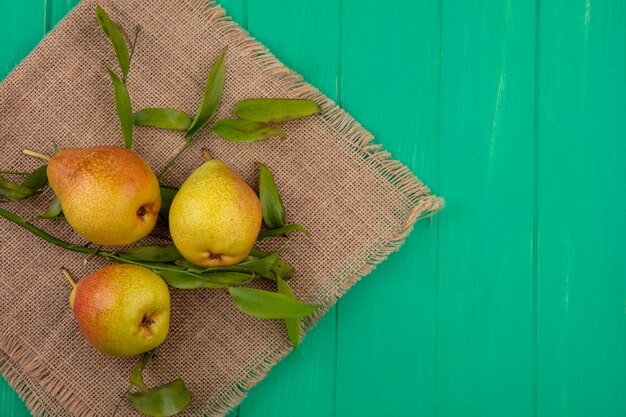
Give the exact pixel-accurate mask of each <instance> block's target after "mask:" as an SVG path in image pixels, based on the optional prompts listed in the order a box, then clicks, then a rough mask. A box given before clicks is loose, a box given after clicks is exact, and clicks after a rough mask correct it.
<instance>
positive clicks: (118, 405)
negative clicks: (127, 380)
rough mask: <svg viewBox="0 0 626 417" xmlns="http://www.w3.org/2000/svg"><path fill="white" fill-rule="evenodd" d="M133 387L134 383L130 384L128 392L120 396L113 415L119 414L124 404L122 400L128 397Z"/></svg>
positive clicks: (113, 416)
mask: <svg viewBox="0 0 626 417" xmlns="http://www.w3.org/2000/svg"><path fill="white" fill-rule="evenodd" d="M132 388H133V384H130V385H129V386H128V388H127V389H126V392H125V393H124V395H122V397H121V398H120V400H119V401H118V402H117V404H116V405H115V409H114V410H113V415H112V416H111V417H115V416H116V415H117V412H118V411H119V409H120V405H122V401H124V398H126V397H128V394H130V390H131V389H132Z"/></svg>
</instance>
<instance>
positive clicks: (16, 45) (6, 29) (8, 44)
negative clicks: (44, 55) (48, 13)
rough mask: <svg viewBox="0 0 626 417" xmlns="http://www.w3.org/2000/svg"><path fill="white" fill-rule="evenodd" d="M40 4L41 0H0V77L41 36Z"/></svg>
mask: <svg viewBox="0 0 626 417" xmlns="http://www.w3.org/2000/svg"><path fill="white" fill-rule="evenodd" d="M44 5H45V1H44V0H22V1H19V2H11V1H1V2H0V16H1V17H2V25H0V79H4V77H6V75H7V74H8V73H9V72H10V71H11V70H12V69H13V67H14V66H15V65H16V64H18V63H19V62H20V61H21V60H22V59H23V58H24V57H25V56H26V55H27V54H28V53H29V52H30V51H31V50H32V49H33V48H34V47H35V46H36V45H37V43H38V42H39V41H40V40H41V38H42V37H43V35H44V33H45V31H44V15H45V10H44Z"/></svg>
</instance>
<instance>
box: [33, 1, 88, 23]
mask: <svg viewBox="0 0 626 417" xmlns="http://www.w3.org/2000/svg"><path fill="white" fill-rule="evenodd" d="M79 1H80V0H47V1H46V22H45V23H46V31H50V30H51V29H52V28H54V26H56V24H57V23H59V21H60V20H61V19H63V18H64V17H65V15H66V14H67V13H68V12H69V11H70V10H72V9H73V8H74V6H76V5H77V4H78V2H79ZM94 16H95V10H94Z"/></svg>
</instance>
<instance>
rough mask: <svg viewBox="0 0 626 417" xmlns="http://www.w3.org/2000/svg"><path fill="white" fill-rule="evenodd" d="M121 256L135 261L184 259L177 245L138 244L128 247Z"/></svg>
mask: <svg viewBox="0 0 626 417" xmlns="http://www.w3.org/2000/svg"><path fill="white" fill-rule="evenodd" d="M119 256H121V257H123V258H125V259H130V260H133V261H148V262H174V261H178V260H180V259H183V256H182V255H181V254H180V252H179V251H178V249H176V246H174V245H166V246H137V247H134V248H130V249H126V250H125V251H124V252H121V253H119Z"/></svg>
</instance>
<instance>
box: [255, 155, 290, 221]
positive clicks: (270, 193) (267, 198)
mask: <svg viewBox="0 0 626 417" xmlns="http://www.w3.org/2000/svg"><path fill="white" fill-rule="evenodd" d="M259 168H260V170H261V172H260V174H259V200H261V211H262V213H263V221H264V222H265V224H266V225H267V227H269V228H270V229H278V228H280V227H283V226H284V225H285V206H284V205H283V202H282V200H281V199H280V194H278V188H276V182H275V181H274V176H273V175H272V171H270V170H269V168H268V167H266V166H265V165H263V164H262V163H259Z"/></svg>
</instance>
